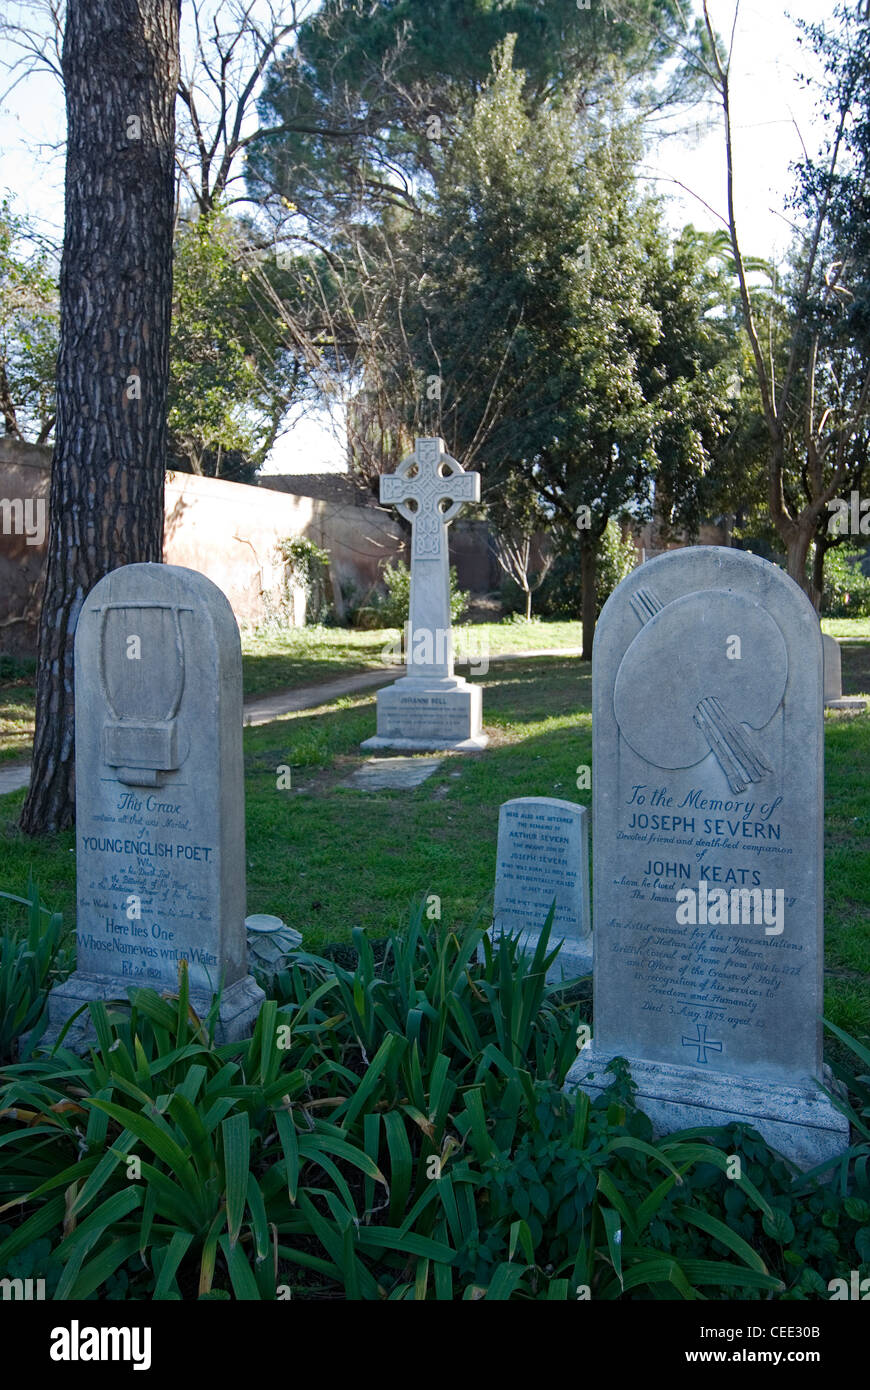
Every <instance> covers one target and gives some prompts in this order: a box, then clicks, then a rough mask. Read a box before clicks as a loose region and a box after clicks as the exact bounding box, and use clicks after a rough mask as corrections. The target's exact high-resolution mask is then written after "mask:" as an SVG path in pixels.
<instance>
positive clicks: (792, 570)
mask: <svg viewBox="0 0 870 1390" xmlns="http://www.w3.org/2000/svg"><path fill="white" fill-rule="evenodd" d="M777 529H779V528H777ZM814 532H815V521H813V522H812V524H811V525H810V526H806V525H801V523H800V522H795V523H794V524H793V525H792V526H790V527H789V529H788V537H787V539H786V567H787V569H788V573H789V577H790V578H791V579H793V580H794V582H795V584H797V585H798V586H799V587H800V588H801V589H803V591H804V593H805V594H806V595H807V598H808V599H809V600H810V602H811V603H812V604H813V605H814V606H815V607H816V608H818V598H817V595H816V593H815V592H814V590H813V584H812V581H811V580H809V579H808V578H807V556H808V555H809V553H810V546H811V545H812V543H813V534H814ZM780 534H782V533H780ZM784 539H785V538H784Z"/></svg>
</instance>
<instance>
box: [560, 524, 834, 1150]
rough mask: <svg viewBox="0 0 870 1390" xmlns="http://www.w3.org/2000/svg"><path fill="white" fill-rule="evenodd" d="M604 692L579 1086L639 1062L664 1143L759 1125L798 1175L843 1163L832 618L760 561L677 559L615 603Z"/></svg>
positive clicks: (606, 643) (605, 632)
mask: <svg viewBox="0 0 870 1390" xmlns="http://www.w3.org/2000/svg"><path fill="white" fill-rule="evenodd" d="M592 684H593V774H592V785H593V863H594V870H593V884H594V909H593V922H594V936H595V963H594V1035H593V1039H592V1042H591V1043H590V1045H589V1046H588V1047H587V1048H586V1049H584V1051H583V1052H582V1053H581V1054H580V1055H579V1056H578V1059H577V1061H576V1063H575V1064H574V1066H573V1067H572V1068H571V1071H570V1073H569V1075H568V1079H567V1082H566V1089H568V1090H569V1091H570V1090H575V1089H577V1088H578V1087H580V1088H582V1089H583V1090H586V1091H588V1092H589V1093H590V1094H592V1095H597V1094H598V1093H599V1091H600V1090H601V1089H602V1087H603V1086H604V1085H606V1082H607V1078H606V1067H607V1065H608V1063H609V1062H610V1061H611V1060H612V1059H613V1058H614V1057H624V1058H626V1059H627V1060H628V1063H629V1066H630V1068H631V1072H632V1075H633V1077H634V1079H635V1081H636V1083H637V1085H638V1091H639V1104H640V1106H641V1108H642V1109H644V1110H646V1111H647V1113H648V1114H649V1115H650V1116H651V1118H652V1119H653V1123H654V1125H655V1127H656V1128H657V1130H658V1131H659V1132H662V1131H665V1130H671V1129H675V1128H682V1127H686V1126H695V1125H708V1124H721V1123H725V1122H726V1121H727V1120H730V1119H742V1120H744V1121H745V1122H747V1123H749V1124H751V1125H754V1126H755V1128H757V1129H758V1130H759V1131H760V1132H761V1134H762V1135H763V1136H764V1137H765V1138H766V1139H767V1140H768V1142H769V1143H770V1144H771V1145H772V1146H773V1147H775V1148H776V1149H778V1150H779V1151H780V1152H781V1153H783V1154H784V1155H785V1156H786V1157H788V1158H789V1159H791V1160H792V1161H793V1162H794V1163H795V1164H797V1165H798V1166H799V1167H802V1168H806V1167H808V1166H812V1165H813V1164H815V1163H817V1162H820V1161H822V1160H825V1159H828V1158H831V1157H834V1156H836V1155H837V1154H839V1153H841V1152H842V1151H843V1150H844V1149H845V1148H846V1147H847V1145H848V1140H849V1126H848V1123H847V1121H846V1120H845V1119H844V1117H843V1116H842V1115H841V1114H840V1113H839V1111H838V1110H837V1109H836V1108H835V1106H834V1105H833V1104H832V1102H831V1100H830V1099H828V1098H827V1096H826V1095H825V1094H824V1092H823V1090H822V1084H823V1083H825V1082H826V1080H827V1077H826V1073H825V1071H824V1069H823V1065H822V1007H823V1005H822V967H823V960H824V950H823V906H822V904H823V855H822V807H823V785H824V781H823V698H822V697H823V689H822V641H821V632H820V629H819V622H818V617H817V615H816V613H815V611H814V609H813V607H812V605H811V604H810V602H809V601H808V599H807V598H806V596H805V595H804V594H803V593H802V591H801V590H800V589H799V588H798V586H797V585H796V584H794V583H793V582H792V580H791V579H789V578H788V576H787V575H786V574H785V573H784V572H783V571H782V570H780V569H779V568H777V567H776V566H775V565H771V564H768V563H767V562H766V561H764V560H761V559H759V558H757V557H756V556H753V555H749V554H746V553H745V552H742V551H736V550H731V549H729V548H726V547H712V546H693V547H687V548H685V549H682V550H677V551H674V552H671V553H668V554H665V555H662V556H660V557H659V558H657V559H655V560H652V561H650V562H649V563H648V564H646V565H644V566H643V567H642V568H641V569H640V570H635V571H634V573H633V574H631V575H629V577H628V578H627V579H625V580H624V581H623V582H622V584H620V585H619V587H618V588H617V589H616V590H615V592H614V593H613V594H612V595H611V597H610V599H609V600H608V602H607V604H606V605H605V607H604V609H603V611H602V614H601V617H600V619H599V621H598V626H597V631H596V634H595V644H594V648H593V657H592ZM741 889H746V890H748V891H749V893H751V891H752V890H757V892H758V893H759V895H760V896H759V898H758V899H751V898H750V897H749V896H747V898H746V899H743V898H740V897H739V896H738V894H739V892H740V890H741ZM735 890H736V892H735ZM764 893H767V894H769V897H768V899H767V900H766V901H767V904H768V907H769V911H766V910H760V909H761V908H763V906H764V902H765V900H764V898H763V896H761V895H763V894H764ZM780 895H781V896H780ZM723 900H724V901H723ZM774 907H775V909H776V910H774Z"/></svg>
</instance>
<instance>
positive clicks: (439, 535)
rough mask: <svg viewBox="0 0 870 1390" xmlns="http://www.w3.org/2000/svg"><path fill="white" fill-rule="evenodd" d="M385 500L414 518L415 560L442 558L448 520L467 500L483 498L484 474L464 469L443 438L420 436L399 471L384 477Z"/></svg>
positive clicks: (382, 484) (382, 495)
mask: <svg viewBox="0 0 870 1390" xmlns="http://www.w3.org/2000/svg"><path fill="white" fill-rule="evenodd" d="M381 501H382V502H390V503H392V504H393V505H394V506H395V507H396V509H397V510H398V511H399V512H400V513H401V515H402V516H403V517H404V518H405V520H406V521H410V523H411V526H412V536H413V541H412V548H411V558H412V560H440V559H441V558H442V556H443V555H444V554H446V537H447V525H448V523H449V522H451V521H452V520H453V518H454V517H455V516H456V513H457V512H458V511H459V510H460V508H461V506H462V504H463V502H479V501H480V474H479V473H466V472H464V471H463V469H462V468H461V467H460V465H459V464H458V463H457V462H456V459H454V458H451V457H450V455H449V454H448V453H446V452H445V450H444V441H443V439H418V440H417V441H416V444H415V447H414V452H413V454H409V455H408V456H407V458H404V459H402V462H401V463H400V464H399V466H398V468H397V469H396V471H395V473H385V474H384V475H383V476H382V477H381ZM411 502H413V503H415V504H416V505H415V506H414V507H413V508H412V507H410V506H409V505H408V504H409V503H411ZM445 503H446V504H447V505H446V506H445V505H444V504H445Z"/></svg>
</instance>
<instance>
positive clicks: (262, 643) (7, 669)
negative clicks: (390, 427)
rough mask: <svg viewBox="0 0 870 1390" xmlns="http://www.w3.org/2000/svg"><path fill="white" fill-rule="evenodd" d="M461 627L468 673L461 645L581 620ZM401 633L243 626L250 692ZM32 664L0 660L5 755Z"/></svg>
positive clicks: (542, 636) (13, 754)
mask: <svg viewBox="0 0 870 1390" xmlns="http://www.w3.org/2000/svg"><path fill="white" fill-rule="evenodd" d="M456 632H457V636H456V641H455V645H456V652H457V669H458V670H459V671H460V673H461V674H465V669H464V666H463V665H462V664H461V658H462V656H463V653H467V655H468V656H469V658H470V659H471V661H472V662H475V663H476V662H478V661H479V658H480V656H481V655H483V654H486V653H489V654H490V655H495V654H497V653H499V652H528V651H541V650H549V649H555V648H558V649H559V650H563V649H564V648H566V647H579V646H580V645H581V638H580V624H579V623H563V622H538V621H537V620H534V619H533V620H532V622H530V623H525V622H505V623H474V624H473V625H467V626H463V627H459V628H458V629H457V630H456ZM466 634H468V635H467V636H466ZM398 636H399V634H398V631H397V630H396V629H394V628H382V629H378V630H377V631H374V632H358V631H356V630H355V629H352V628H341V627H309V628H277V627H276V628H264V629H259V630H258V631H253V630H252V631H250V632H246V633H244V634H243V635H242V654H243V655H242V663H243V680H244V692H245V697H246V698H249V697H252V696H256V695H266V694H268V693H269V692H270V691H273V690H284V689H294V688H296V687H298V686H301V685H316V684H317V683H318V682H320V681H328V680H332V679H335V678H337V677H340V676H353V675H356V674H357V673H358V672H360V671H368V670H371V669H372V668H374V667H377V666H383V665H384V664H385V661H386V658H385V655H384V653H385V650H387V649H390V648H391V647H392V645H393V644H394V643H395V642H396V640H397V638H398ZM34 670H35V663H34V662H33V661H24V662H9V661H7V662H6V663H5V664H0V763H2V762H4V761H15V760H18V759H21V758H27V757H29V756H30V753H31V749H32V744H33V710H34V689H33V681H34Z"/></svg>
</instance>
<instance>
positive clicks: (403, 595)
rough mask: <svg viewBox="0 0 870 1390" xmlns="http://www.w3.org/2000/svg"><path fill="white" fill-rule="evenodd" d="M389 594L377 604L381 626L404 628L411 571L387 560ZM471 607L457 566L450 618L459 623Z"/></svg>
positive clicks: (385, 574) (453, 574)
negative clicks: (468, 607) (462, 587)
mask: <svg viewBox="0 0 870 1390" xmlns="http://www.w3.org/2000/svg"><path fill="white" fill-rule="evenodd" d="M381 577H382V579H383V581H384V585H385V587H386V591H387V592H386V597H385V598H382V599H381V600H380V601H376V602H375V603H374V605H373V606H374V607H375V610H376V612H377V614H378V616H379V619H380V626H382V627H398V628H403V627H404V625H405V623H406V622H407V621H408V618H409V616H410V611H411V571H410V570H409V569H408V566H407V565H403V564H401V563H400V562H398V561H397V562H396V564H392V563H391V562H389V561H388V562H387V564H385V565H384V567H383V570H382V571H381ZM467 606H468V592H467V591H466V590H465V589H460V587H459V578H458V575H457V573H456V570H455V568H453V567H451V570H450V621H451V622H453V623H458V622H459V621H460V619H461V618H462V616H463V614H464V613H465V610H466V608H467Z"/></svg>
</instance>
